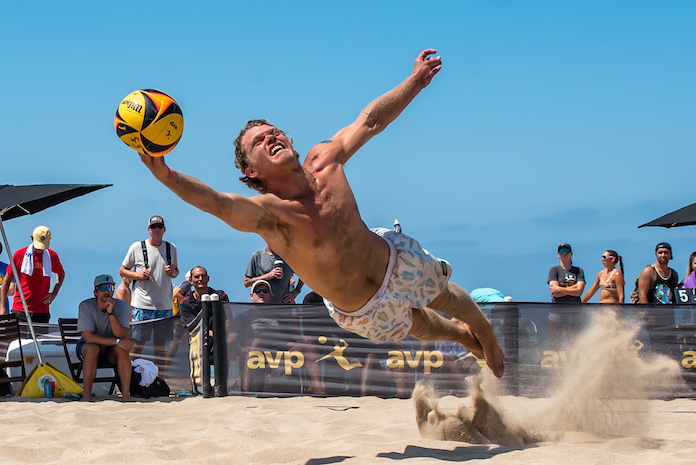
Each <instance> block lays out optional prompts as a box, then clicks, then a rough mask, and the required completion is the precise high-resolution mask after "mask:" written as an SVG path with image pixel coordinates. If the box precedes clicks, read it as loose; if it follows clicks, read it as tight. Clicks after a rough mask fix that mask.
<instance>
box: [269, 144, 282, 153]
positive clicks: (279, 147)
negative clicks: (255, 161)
mask: <svg viewBox="0 0 696 465" xmlns="http://www.w3.org/2000/svg"><path fill="white" fill-rule="evenodd" d="M282 149H283V146H282V145H280V144H276V145H274V146H273V147H271V155H276V154H277V153H278V152H280V151H281V150H282Z"/></svg>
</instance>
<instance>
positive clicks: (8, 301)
mask: <svg viewBox="0 0 696 465" xmlns="http://www.w3.org/2000/svg"><path fill="white" fill-rule="evenodd" d="M1 249H2V245H0V250H1ZM8 266H9V265H8V264H7V263H5V262H0V287H2V282H3V281H4V279H5V272H6V271H7V267H8ZM10 281H11V282H10V285H9V287H8V290H7V296H6V298H5V300H4V301H5V305H9V306H10V308H11V307H12V298H13V297H14V291H15V281H14V279H11V280H10ZM5 308H7V307H5Z"/></svg>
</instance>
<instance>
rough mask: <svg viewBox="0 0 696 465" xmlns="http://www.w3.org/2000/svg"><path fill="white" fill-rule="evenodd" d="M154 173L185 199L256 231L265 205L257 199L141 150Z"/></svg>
mask: <svg viewBox="0 0 696 465" xmlns="http://www.w3.org/2000/svg"><path fill="white" fill-rule="evenodd" d="M140 159H141V160H142V161H143V163H144V164H145V166H147V167H148V169H149V170H150V171H151V172H152V174H153V175H154V176H155V177H156V178H157V179H158V180H159V181H160V182H161V183H162V184H164V185H165V186H167V187H168V188H169V189H170V190H171V191H172V192H174V193H175V194H176V195H178V196H179V197H180V198H181V199H182V200H183V201H185V202H187V203H190V204H191V205H193V206H194V207H196V208H198V209H200V210H203V211H205V212H208V213H210V214H212V215H215V216H217V217H218V218H220V219H221V220H222V221H224V222H225V223H227V224H229V225H230V226H232V227H233V228H235V229H237V230H239V231H245V232H256V231H257V230H258V225H259V223H260V220H261V218H262V216H263V215H264V212H265V210H264V208H263V207H262V206H261V205H260V204H259V203H257V202H255V201H254V200H253V199H249V198H247V197H244V196H242V195H238V194H225V193H222V192H218V191H216V190H215V189H213V188H212V187H210V186H208V185H207V184H205V183H203V182H201V181H199V180H198V179H196V178H194V177H192V176H189V175H186V174H183V173H180V172H178V171H176V170H173V169H171V168H170V167H169V166H167V164H166V163H165V162H164V157H151V156H149V155H144V154H140Z"/></svg>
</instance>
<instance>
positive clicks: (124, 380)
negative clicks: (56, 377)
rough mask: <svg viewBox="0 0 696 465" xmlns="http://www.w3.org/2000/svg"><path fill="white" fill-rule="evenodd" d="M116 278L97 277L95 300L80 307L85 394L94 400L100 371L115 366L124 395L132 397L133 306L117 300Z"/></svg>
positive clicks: (123, 398)
mask: <svg viewBox="0 0 696 465" xmlns="http://www.w3.org/2000/svg"><path fill="white" fill-rule="evenodd" d="M115 287H116V283H115V282H114V278H112V277H111V276H110V275H108V274H102V275H99V276H97V277H96V278H94V297H92V298H90V299H87V300H83V301H82V302H81V303H80V306H79V307H78V316H77V330H78V331H81V332H82V339H80V341H79V342H78V343H77V347H76V352H77V356H78V358H79V359H80V360H82V362H83V363H82V370H83V379H84V388H85V394H84V399H85V400H87V401H89V400H92V384H93V383H94V378H95V377H96V376H97V368H102V367H113V366H115V368H116V370H117V372H118V376H119V377H120V378H121V395H122V400H123V401H124V402H125V401H127V400H128V399H129V398H130V378H131V363H130V354H129V351H130V349H131V348H132V347H133V341H131V340H130V339H129V338H128V332H129V329H130V305H128V304H127V303H126V302H124V301H122V300H119V299H114V298H113V296H114V288H115Z"/></svg>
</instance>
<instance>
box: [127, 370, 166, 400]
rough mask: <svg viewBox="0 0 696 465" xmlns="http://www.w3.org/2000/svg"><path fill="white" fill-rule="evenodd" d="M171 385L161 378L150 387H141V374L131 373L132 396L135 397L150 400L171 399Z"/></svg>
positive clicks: (157, 378)
mask: <svg viewBox="0 0 696 465" xmlns="http://www.w3.org/2000/svg"><path fill="white" fill-rule="evenodd" d="M169 391H170V390H169V385H167V383H166V382H165V381H164V380H163V379H162V378H160V377H159V376H158V377H156V378H155V380H154V381H153V382H152V383H151V384H150V385H149V386H141V385H140V373H138V372H136V371H135V368H134V369H133V371H132V372H131V382H130V395H131V396H133V397H142V398H143V399H149V398H150V397H169Z"/></svg>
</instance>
